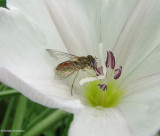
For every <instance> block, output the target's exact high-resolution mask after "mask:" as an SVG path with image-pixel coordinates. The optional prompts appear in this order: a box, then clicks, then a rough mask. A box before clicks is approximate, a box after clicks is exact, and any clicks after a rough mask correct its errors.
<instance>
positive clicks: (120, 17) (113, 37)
mask: <svg viewBox="0 0 160 136" xmlns="http://www.w3.org/2000/svg"><path fill="white" fill-rule="evenodd" d="M138 1H139V0H130V1H129V0H102V9H101V35H102V42H103V43H104V45H105V48H106V50H105V52H106V51H107V50H111V51H112V49H113V45H114V44H116V42H117V41H118V38H119V36H120V35H121V33H122V31H123V29H124V27H125V25H126V23H127V21H128V19H129V18H130V16H131V14H132V12H133V10H134V9H135V7H136V5H137V3H138ZM113 53H114V52H113Z"/></svg>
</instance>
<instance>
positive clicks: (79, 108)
mask: <svg viewBox="0 0 160 136" xmlns="http://www.w3.org/2000/svg"><path fill="white" fill-rule="evenodd" d="M7 6H8V8H9V9H10V10H8V9H4V8H0V81H1V82H3V83H5V84H7V85H8V86H11V87H13V88H15V89H17V90H18V91H20V92H21V93H22V94H24V95H25V96H27V97H28V98H30V99H31V100H33V101H35V102H38V103H40V104H43V105H45V106H48V107H52V108H60V109H63V110H65V111H68V112H71V113H74V115H75V117H74V121H73V123H72V124H71V128H70V132H69V135H70V136H131V135H133V136H153V135H154V134H155V133H156V132H157V131H158V129H159V128H160V117H159V115H160V84H159V82H160V1H159V0H132V1H131V0H130V1H129V0H8V1H7ZM99 43H103V45H104V50H102V49H101V48H100V49H101V51H100V52H103V53H101V54H99V55H98V52H99V46H98V45H99ZM48 48H51V49H55V50H59V51H64V52H69V53H71V54H75V55H77V56H83V55H85V56H87V55H89V54H91V55H92V56H97V57H99V58H102V59H101V61H102V62H101V65H102V66H103V68H104V64H103V62H104V60H103V56H105V57H107V56H106V55H107V54H106V52H107V51H112V52H113V54H114V55H115V58H116V63H115V68H119V66H122V69H119V70H120V71H121V70H122V73H121V76H120V78H119V79H118V80H114V85H112V82H110V80H107V81H109V82H108V83H107V85H108V87H109V86H110V87H111V88H110V90H111V91H110V92H112V90H116V91H117V90H118V91H119V89H120V91H122V92H123V93H122V94H121V95H120V96H121V97H118V100H117V101H116V103H114V102H115V99H113V98H117V95H116V97H110V101H109V102H113V101H114V102H113V103H114V104H113V105H112V104H107V106H108V107H110V108H107V106H106V107H105V106H104V105H103V103H105V101H106V100H103V102H102V105H103V106H104V107H105V108H100V107H98V108H97V107H94V105H92V104H93V103H92V102H91V100H90V99H89V98H88V97H86V95H85V94H86V92H89V94H90V90H94V89H87V88H86V87H85V84H87V85H89V86H90V85H91V87H92V85H96V87H95V89H97V85H98V83H97V82H99V81H94V82H88V83H85V84H84V85H82V86H81V85H79V82H80V80H81V79H82V76H83V72H81V73H80V74H79V78H77V79H76V83H75V87H74V90H73V96H71V94H70V87H71V84H72V78H73V77H70V78H68V79H69V81H68V80H67V81H66V80H62V81H58V80H54V77H53V75H54V73H53V68H55V67H56V65H57V64H56V63H55V62H54V61H53V58H52V57H50V56H49V54H48V53H47V52H46V49H48ZM106 72H107V75H106V76H107V77H108V76H109V75H110V76H111V75H113V74H111V73H112V72H114V71H113V70H112V69H111V68H107V69H106ZM104 73H105V71H104ZM115 74H117V71H115ZM89 79H93V78H89ZM102 79H104V77H103V78H102ZM82 81H83V83H84V82H86V81H88V78H87V80H86V79H84V80H81V82H82ZM102 81H105V79H104V80H102ZM83 83H82V84H83ZM109 84H111V85H109ZM101 85H102V84H101ZM103 87H104V86H102V87H101V86H100V88H103ZM112 87H115V88H116V89H115V88H114V89H112ZM99 91H100V90H99ZM107 91H108V92H109V90H108V89H107ZM107 91H106V92H107ZM101 92H102V93H103V91H101ZM101 92H100V93H101ZM91 94H93V93H92V92H91ZM100 96H103V95H100ZM109 96H110V95H109ZM92 98H94V97H93V95H92ZM100 98H101V97H99V98H98V99H96V101H93V102H97V100H99V99H100ZM103 98H108V97H103ZM108 99H109V98H108ZM108 99H107V100H108ZM100 100H101V99H100ZM90 105H92V106H90ZM98 105H99V106H102V105H101V104H100V103H99V104H98Z"/></svg>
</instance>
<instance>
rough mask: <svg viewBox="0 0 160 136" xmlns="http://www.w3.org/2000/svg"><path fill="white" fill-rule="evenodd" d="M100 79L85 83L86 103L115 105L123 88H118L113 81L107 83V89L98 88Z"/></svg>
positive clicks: (103, 105) (104, 105)
mask: <svg viewBox="0 0 160 136" xmlns="http://www.w3.org/2000/svg"><path fill="white" fill-rule="evenodd" d="M99 83H100V81H93V82H89V83H86V84H85V85H84V87H85V90H86V91H85V97H86V100H87V102H88V104H89V105H90V106H92V107H97V106H101V107H105V108H109V107H115V106H116V105H117V104H118V102H119V101H120V99H121V97H122V95H123V92H124V90H123V89H118V87H117V85H116V83H115V82H114V81H110V82H109V83H108V88H107V91H103V90H102V89H99V88H98V87H97V85H98V84H99Z"/></svg>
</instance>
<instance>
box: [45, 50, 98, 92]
mask: <svg viewBox="0 0 160 136" xmlns="http://www.w3.org/2000/svg"><path fill="white" fill-rule="evenodd" d="M46 50H47V51H48V52H49V54H50V55H51V56H52V57H54V58H56V59H57V60H59V61H62V59H64V58H67V60H66V61H63V62H62V63H60V64H58V66H57V67H56V69H55V76H54V78H55V79H56V80H63V79H65V78H67V77H69V76H71V75H72V74H73V73H75V72H76V75H75V77H74V80H73V83H72V87H71V95H72V89H73V85H74V82H75V80H76V77H77V76H78V73H79V70H83V71H85V72H87V73H88V74H90V73H89V72H88V71H86V70H85V69H86V68H87V69H93V65H94V62H95V59H96V58H94V57H93V56H91V55H88V56H81V57H78V56H75V55H72V54H68V53H65V52H60V51H56V50H53V49H46ZM90 75H91V76H93V75H92V74H90Z"/></svg>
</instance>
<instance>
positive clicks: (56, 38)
mask: <svg viewBox="0 0 160 136" xmlns="http://www.w3.org/2000/svg"><path fill="white" fill-rule="evenodd" d="M7 7H8V8H9V9H15V8H16V9H18V10H19V11H20V12H23V14H25V15H26V16H27V17H28V18H29V19H30V20H31V21H32V22H33V23H35V24H36V26H38V27H40V28H41V30H42V31H43V34H44V35H45V36H46V42H47V44H48V45H50V48H53V47H54V45H57V46H60V48H59V49H61V51H66V50H65V48H64V46H62V45H63V44H64V43H63V41H62V39H61V37H60V35H59V33H58V31H57V28H56V26H55V24H54V23H53V22H52V20H51V17H50V15H49V13H48V10H47V8H46V7H45V5H44V2H43V1H42V0H7ZM63 48H64V49H63Z"/></svg>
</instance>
